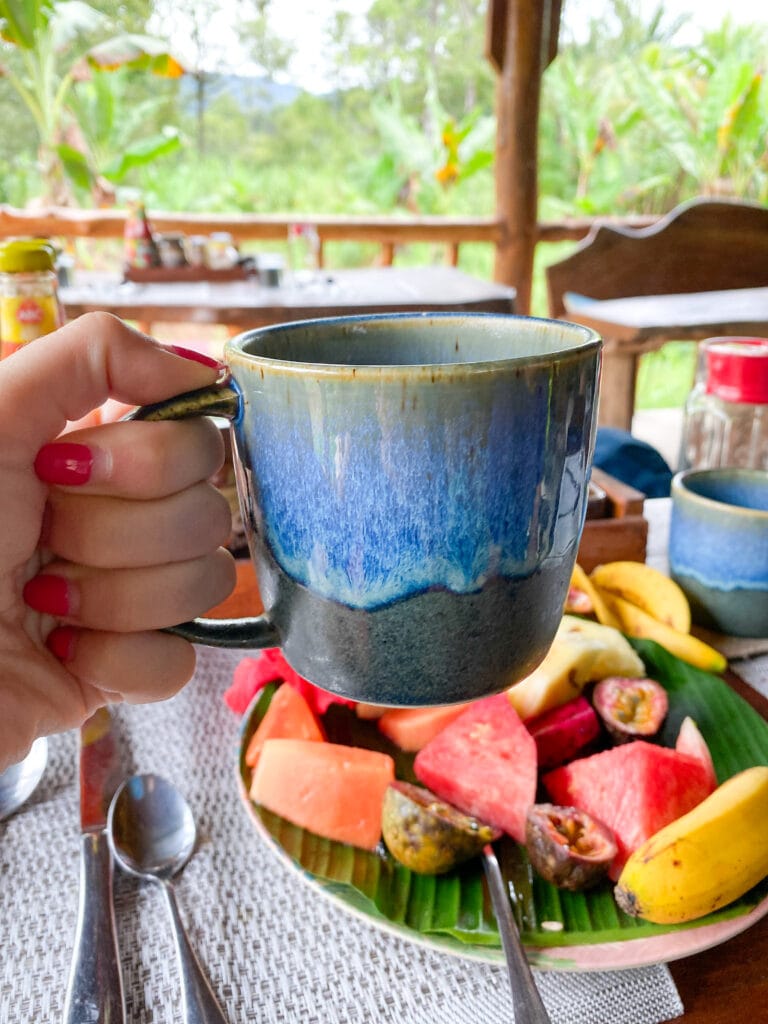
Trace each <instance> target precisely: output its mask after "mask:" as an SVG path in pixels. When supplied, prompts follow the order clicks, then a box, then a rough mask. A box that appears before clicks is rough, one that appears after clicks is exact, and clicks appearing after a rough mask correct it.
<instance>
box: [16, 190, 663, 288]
mask: <svg viewBox="0 0 768 1024" xmlns="http://www.w3.org/2000/svg"><path fill="white" fill-rule="evenodd" d="M125 219H126V214H125V212H123V211H120V210H78V209H69V208H67V207H55V208H50V209H38V210H20V209H14V208H13V207H9V206H0V238H8V237H11V236H15V235H27V236H34V237H47V238H60V239H76V238H89V239H110V238H112V239H114V238H120V237H122V235H123V229H124V227H125ZM150 219H151V221H152V225H153V227H154V229H155V230H156V231H159V232H163V233H166V232H168V233H171V232H176V233H183V234H186V235H207V234H211V233H212V232H215V231H228V232H229V233H230V234H231V235H232V237H233V238H234V239H235V240H236V241H237V242H239V243H242V242H284V241H285V240H286V238H287V236H288V232H289V229H290V227H291V226H292V225H296V224H311V225H313V226H314V227H315V228H316V230H317V233H318V237H319V239H320V263H321V266H322V265H323V263H324V260H325V251H324V250H325V245H326V243H329V242H369V243H374V244H376V245H378V246H379V249H380V256H379V263H381V264H382V265H384V266H389V265H391V264H392V263H393V262H394V260H395V258H396V252H397V248H398V246H404V245H408V244H412V243H415V242H429V243H433V244H440V245H444V246H445V248H446V254H447V257H446V258H447V262H449V263H452V264H453V265H454V266H455V265H456V264H457V263H458V260H459V248H460V246H461V245H462V244H463V243H465V242H484V243H487V244H489V245H491V246H494V247H495V246H497V245H498V244H499V243H500V242H501V240H502V239H503V237H504V232H505V225H504V224H503V223H501V222H500V221H498V220H496V219H494V218H491V217H487V218H484V217H413V216H409V217H346V216H326V215H315V214H309V213H307V214H258V215H257V214H213V213H202V214H197V213H163V212H156V211H154V210H153V211H151V216H150ZM600 219H601V220H602V221H606V220H607V221H609V222H610V223H612V224H622V225H625V226H631V227H644V226H646V225H648V224H651V223H653V221H654V220H655V219H656V218H653V217H624V218H600ZM592 224H593V218H588V217H583V218H570V219H564V220H561V221H546V222H542V223H540V224H539V225H538V231H537V243H538V242H562V241H569V240H570V241H576V240H578V239H581V238H583V237H584V236H585V235H586V234H587V233H588V232H589V229H590V228H591V226H592ZM502 283H504V284H512V285H514V283H515V282H514V281H505V282H502Z"/></svg>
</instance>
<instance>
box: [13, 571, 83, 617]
mask: <svg viewBox="0 0 768 1024" xmlns="http://www.w3.org/2000/svg"><path fill="white" fill-rule="evenodd" d="M23 596H24V602H25V604H28V605H29V607H30V608H33V609H34V610H35V611H36V612H43V613H44V614H46V615H68V614H69V610H70V606H71V604H72V600H71V598H72V595H71V592H70V586H69V581H68V580H65V579H64V577H63V576H54V575H52V574H41V575H40V576H35V577H34V578H33V579H31V580H30V581H29V582H28V583H26V584H25V586H24V594H23Z"/></svg>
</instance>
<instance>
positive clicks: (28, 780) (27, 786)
mask: <svg viewBox="0 0 768 1024" xmlns="http://www.w3.org/2000/svg"><path fill="white" fill-rule="evenodd" d="M47 763H48V740H47V739H46V738H45V737H44V736H42V737H41V738H40V739H37V740H35V742H34V743H33V744H32V746H31V747H30V750H29V753H28V754H27V756H26V757H25V758H24V760H23V761H19V763H18V764H12V765H11V766H10V768H6V769H5V771H4V772H0V821H2V820H3V819H4V818H7V817H9V816H10V815H11V814H13V812H14V811H17V810H18V809H19V808H20V807H21V805H22V804H23V803H24V802H25V801H26V800H28V799H29V798H30V797H31V796H32V794H33V793H34V791H35V790H36V789H37V785H38V783H39V782H40V779H42V777H43V772H44V771H45V766H46V764H47Z"/></svg>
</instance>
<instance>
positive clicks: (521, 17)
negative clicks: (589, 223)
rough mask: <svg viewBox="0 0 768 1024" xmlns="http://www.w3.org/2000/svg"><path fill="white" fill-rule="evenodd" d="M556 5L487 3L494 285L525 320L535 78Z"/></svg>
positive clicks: (534, 190)
mask: <svg viewBox="0 0 768 1024" xmlns="http://www.w3.org/2000/svg"><path fill="white" fill-rule="evenodd" d="M559 22H560V0H491V2H490V5H489V11H488V36H487V56H488V58H489V60H490V61H491V62H492V63H493V64H494V66H495V67H496V70H497V71H498V76H499V77H498V83H497V88H496V117H497V129H496V214H497V218H498V221H499V224H500V226H501V240H500V242H499V244H498V246H497V248H496V265H495V268H494V277H495V279H496V280H497V281H499V282H501V283H502V284H510V285H513V286H514V287H515V288H516V289H517V301H516V303H515V308H516V311H517V312H519V313H524V314H525V313H529V312H530V308H531V286H532V282H533V257H534V252H535V248H536V242H537V215H538V127H539V104H540V98H541V76H542V74H543V72H544V69H545V68H546V66H547V64H548V63H549V61H550V60H551V59H552V57H553V56H554V54H555V53H556V50H557V32H558V29H559Z"/></svg>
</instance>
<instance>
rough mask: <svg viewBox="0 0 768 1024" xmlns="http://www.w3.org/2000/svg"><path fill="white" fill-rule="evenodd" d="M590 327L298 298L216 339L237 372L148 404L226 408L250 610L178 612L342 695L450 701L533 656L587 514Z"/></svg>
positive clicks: (194, 411) (160, 409)
mask: <svg viewBox="0 0 768 1024" xmlns="http://www.w3.org/2000/svg"><path fill="white" fill-rule="evenodd" d="M600 350H601V342H600V338H599V336H598V335H597V334H595V333H594V332H593V331H591V330H589V329H588V328H585V327H581V326H578V325H575V324H569V323H565V322H562V321H552V320H542V319H535V318H529V317H516V316H509V315H501V314H483V313H429V314H379V315H365V316H352V317H339V318H333V319H326V320H308V321H302V322H296V323H288V324H280V325H276V326H270V327H266V328H261V329H258V330H253V331H249V332H247V333H245V334H242V335H240V336H239V337H236V338H234V339H232V340H230V341H229V343H228V344H227V347H226V350H225V359H226V362H227V365H228V368H229V374H230V376H229V379H228V380H226V381H224V382H223V383H220V384H217V385H215V386H213V387H211V388H206V389H204V390H202V391H199V392H194V393H191V394H188V395H182V396H179V397H177V398H175V399H170V400H168V401H166V402H163V403H159V404H158V405H156V406H151V407H145V408H143V409H141V410H139V412H138V413H137V417H139V418H143V419H170V418H180V417H184V416H189V415H199V414H209V415H216V416H226V417H227V418H229V419H230V420H231V422H232V430H233V440H234V444H233V447H234V460H235V472H236V477H237V484H238V496H239V501H240V504H241V510H242V517H243V522H244V524H245V528H246V533H247V536H248V542H249V548H250V552H251V557H252V560H253V563H254V567H255V570H256V574H257V576H258V580H259V589H260V593H261V598H262V601H263V604H264V613H263V614H262V615H260V616H258V617H256V618H252V619H244V620H243V619H238V620H231V621H221V620H217V621H213V620H201V619H196V620H194V621H192V622H190V623H184V624H182V625H180V626H178V627H174V632H177V633H180V634H181V635H183V636H186V637H188V638H189V639H191V640H194V641H196V642H199V643H203V644H212V645H217V646H225V647H238V648H243V649H247V648H259V647H271V646H280V647H282V649H283V653H284V654H285V657H286V658H287V660H288V661H289V662H290V664H291V665H292V666H293V668H294V669H295V670H296V671H297V672H299V673H300V674H301V675H303V676H304V677H306V678H307V679H309V680H311V681H312V682H313V683H315V684H317V685H318V686H321V687H323V688H324V689H326V690H330V691H331V692H333V693H336V694H340V695H343V696H345V697H349V698H351V699H353V700H358V701H364V702H370V703H376V704H387V705H395V706H415V705H430V704H449V703H454V702H459V701H466V700H470V699H473V698H477V697H482V696H485V695H488V694H491V693H495V692H499V691H501V690H503V689H504V688H506V687H508V686H510V685H511V684H513V683H514V682H516V681H518V680H519V679H520V678H522V677H523V676H525V675H527V674H528V673H529V672H530V671H532V670H533V669H534V668H535V667H536V665H537V664H538V663H539V662H540V661H541V659H542V658H543V657H544V655H545V653H546V652H547V649H548V648H549V646H550V644H551V641H552V639H553V637H554V634H555V631H556V629H557V626H558V624H559V622H560V619H561V616H562V612H563V606H564V602H565V598H566V595H567V591H568V585H569V580H570V576H571V571H572V569H573V564H574V561H575V557H576V550H577V547H578V542H579V537H580V533H581V529H582V526H583V522H584V516H585V510H586V498H587V481H588V476H589V471H590V463H591V456H592V449H593V443H594V432H595V418H596V407H597V381H598V376H599V366H600Z"/></svg>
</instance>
